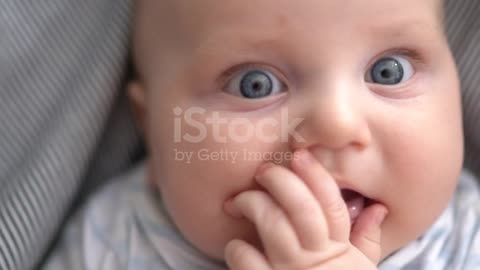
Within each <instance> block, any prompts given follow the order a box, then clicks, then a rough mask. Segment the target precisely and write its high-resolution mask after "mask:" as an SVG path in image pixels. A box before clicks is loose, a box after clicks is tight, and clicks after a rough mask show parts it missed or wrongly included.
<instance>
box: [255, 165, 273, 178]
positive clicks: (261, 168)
mask: <svg viewBox="0 0 480 270" xmlns="http://www.w3.org/2000/svg"><path fill="white" fill-rule="evenodd" d="M273 166H275V164H273V163H271V162H267V163H264V164H262V165H260V166H259V167H258V169H257V171H256V172H255V177H259V176H261V175H262V174H263V173H264V172H265V171H266V170H267V169H269V168H271V167H273Z"/></svg>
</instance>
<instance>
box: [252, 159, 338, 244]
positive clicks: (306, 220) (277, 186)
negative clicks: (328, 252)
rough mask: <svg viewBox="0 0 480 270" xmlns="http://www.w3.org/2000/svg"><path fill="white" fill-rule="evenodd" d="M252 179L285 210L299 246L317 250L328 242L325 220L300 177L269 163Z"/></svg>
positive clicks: (315, 200)
mask: <svg viewBox="0 0 480 270" xmlns="http://www.w3.org/2000/svg"><path fill="white" fill-rule="evenodd" d="M256 179H257V182H258V183H259V184H260V185H261V186H262V187H264V188H265V189H266V190H267V191H268V192H269V193H270V194H271V196H272V197H273V199H274V200H275V201H276V202H277V203H278V205H279V207H280V208H282V209H283V210H284V211H285V212H286V214H287V216H288V218H289V219H290V222H291V223H292V225H293V227H294V231H295V234H296V236H297V238H298V242H299V245H301V246H302V247H304V248H305V249H310V250H318V249H321V248H323V247H324V245H325V244H327V243H328V241H329V239H328V237H326V236H328V230H327V223H326V220H325V217H324V215H323V212H322V209H321V208H320V205H319V203H318V201H317V199H316V198H315V197H314V196H313V194H312V192H311V191H310V189H309V188H308V187H307V185H306V184H305V183H304V181H303V180H302V179H301V178H299V177H298V176H297V175H296V174H294V173H293V172H292V171H290V170H289V169H287V168H285V167H281V166H275V165H271V167H270V168H268V169H266V170H263V172H261V173H260V174H259V175H258V176H257V177H256Z"/></svg>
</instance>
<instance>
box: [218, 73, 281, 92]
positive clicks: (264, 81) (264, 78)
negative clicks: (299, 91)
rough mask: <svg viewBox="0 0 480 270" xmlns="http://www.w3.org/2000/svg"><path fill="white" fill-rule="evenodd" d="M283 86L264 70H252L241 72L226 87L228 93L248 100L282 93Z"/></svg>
mask: <svg viewBox="0 0 480 270" xmlns="http://www.w3.org/2000/svg"><path fill="white" fill-rule="evenodd" d="M282 88H283V84H282V82H281V81H280V80H279V79H277V77H276V76H275V75H273V74H271V73H270V72H268V71H266V70H260V69H254V70H248V71H246V72H241V73H240V74H238V75H237V76H235V77H234V78H233V80H231V81H230V82H229V84H228V85H227V90H228V91H230V92H231V91H233V92H234V93H232V94H234V95H240V96H242V97H245V98H248V99H259V98H264V97H267V96H269V95H271V94H272V93H277V92H280V91H282Z"/></svg>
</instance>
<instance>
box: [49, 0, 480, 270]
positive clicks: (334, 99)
mask: <svg viewBox="0 0 480 270" xmlns="http://www.w3.org/2000/svg"><path fill="white" fill-rule="evenodd" d="M136 15H137V16H136V23H135V34H134V39H133V41H134V45H133V47H134V59H135V66H136V71H137V74H136V78H135V81H133V82H132V83H131V84H130V87H129V94H130V97H131V99H132V101H133V104H134V108H135V113H136V115H137V117H138V122H139V126H140V127H141V128H142V130H143V134H144V135H145V141H146V144H147V149H148V161H147V162H146V163H145V165H139V166H138V167H137V168H135V169H134V170H132V171H131V172H130V173H128V174H126V175H125V176H123V177H120V178H121V179H116V180H115V181H112V182H111V184H110V185H109V186H107V187H105V188H104V189H103V190H102V191H101V192H100V193H99V194H97V196H95V197H94V198H93V200H91V202H90V203H89V204H88V205H87V207H86V208H85V209H84V211H83V212H81V213H79V214H78V215H77V216H76V218H75V219H74V220H72V222H71V224H70V226H69V227H68V229H67V231H66V234H65V236H64V238H63V240H62V241H61V243H60V245H59V246H58V248H57V252H55V253H54V254H53V256H52V258H51V260H50V261H49V263H48V264H46V268H47V269H175V270H177V269H178V270H188V269H192V270H193V269H205V270H207V269H208V270H214V269H226V268H227V267H228V268H230V269H233V270H251V269H255V270H267V269H275V270H280V269H282V270H313V269H315V270H320V269H321V270H323V269H328V270H335V269H342V270H345V269H362V270H368V269H436V270H439V269H448V270H454V269H463V270H465V269H475V268H476V269H478V267H479V265H480V234H479V233H478V232H479V231H480V224H479V223H480V221H479V220H478V217H479V216H480V207H479V203H478V201H479V198H480V197H479V193H478V188H477V186H476V183H475V182H474V179H473V178H472V177H471V176H469V175H468V174H466V173H463V174H462V173H461V168H462V161H463V160H462V159H463V139H462V138H463V135H462V118H461V107H460V104H461V102H460V91H459V82H458V78H457V73H456V68H455V64H454V60H453V58H452V55H451V53H450V50H449V46H448V43H447V39H446V37H445V33H444V28H443V3H442V1H440V0H423V1H418V0H404V1H394V0H369V1H363V0H352V1H339V0H299V1H291V0H255V1H254V0H242V1H236V0H222V1H220V0H202V1H192V0H163V1H159V0H138V1H137V10H136Z"/></svg>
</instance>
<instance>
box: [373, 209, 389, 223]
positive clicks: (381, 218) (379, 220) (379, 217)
mask: <svg viewBox="0 0 480 270" xmlns="http://www.w3.org/2000/svg"><path fill="white" fill-rule="evenodd" d="M387 214H388V211H387V210H386V209H385V210H382V211H380V212H379V213H378V214H377V216H376V217H375V224H376V225H381V224H382V223H383V221H384V220H385V217H386V216H387Z"/></svg>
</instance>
